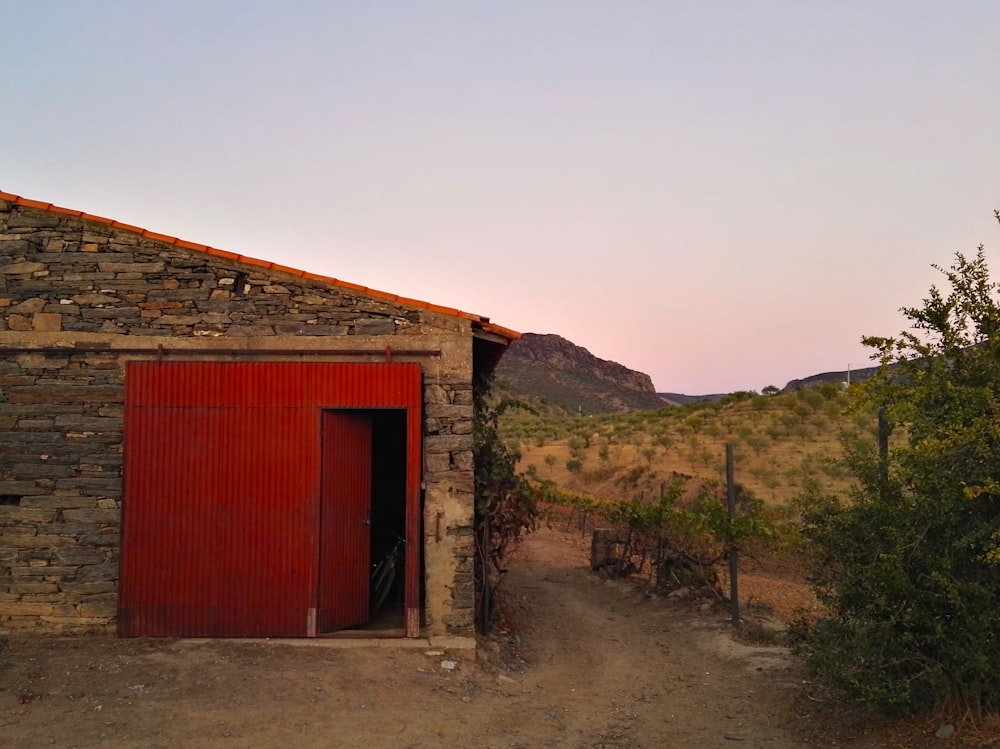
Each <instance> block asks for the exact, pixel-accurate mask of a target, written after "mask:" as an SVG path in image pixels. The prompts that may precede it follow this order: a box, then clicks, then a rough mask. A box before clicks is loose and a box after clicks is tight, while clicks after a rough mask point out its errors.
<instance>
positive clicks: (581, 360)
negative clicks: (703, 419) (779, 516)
mask: <svg viewBox="0 0 1000 749" xmlns="http://www.w3.org/2000/svg"><path fill="white" fill-rule="evenodd" d="M877 371H878V367H864V368H860V369H852V370H843V371H831V372H822V373H819V374H814V375H809V376H807V377H802V378H797V379H792V380H789V381H788V382H787V383H786V384H785V386H784V387H783V388H781V389H780V390H778V391H777V392H780V393H790V392H794V391H796V390H800V389H802V388H806V387H813V386H816V385H821V384H823V383H827V382H844V383H847V382H851V383H855V382H861V381H863V380H867V379H868V378H870V377H872V376H873V375H874V374H875V373H876V372H877ZM496 374H497V376H498V377H499V378H501V379H502V380H504V381H506V382H507V383H508V384H509V386H510V388H511V389H512V390H513V391H514V392H515V393H516V394H518V395H519V396H522V397H525V398H527V399H529V400H537V401H539V402H540V403H543V404H548V405H551V406H556V407H558V408H560V409H563V410H565V411H567V412H569V413H576V414H584V415H590V414H601V413H630V412H635V411H648V410H653V409H657V408H663V407H664V406H685V405H688V404H690V403H699V402H705V401H713V402H714V401H719V400H721V399H722V398H723V397H725V396H726V395H728V393H711V394H704V395H688V394H685V393H672V392H658V391H657V390H656V388H655V387H654V385H653V380H652V378H651V377H650V376H649V375H648V374H645V373H643V372H639V371H637V370H634V369H630V368H628V367H626V366H625V365H623V364H619V363H618V362H615V361H611V360H609V359H601V358H599V357H597V356H594V355H593V354H592V353H590V351H588V350H587V349H586V348H584V347H582V346H579V345H577V344H575V343H573V342H572V341H569V340H567V339H566V338H563V337H562V336H560V335H557V334H555V333H524V334H523V336H522V337H521V339H520V340H518V341H514V342H513V343H512V344H511V345H510V347H509V348H508V350H507V352H506V353H505V354H504V356H503V358H502V359H501V360H500V364H499V365H498V366H497V370H496Z"/></svg>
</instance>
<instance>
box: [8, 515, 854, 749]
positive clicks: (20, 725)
mask: <svg viewBox="0 0 1000 749" xmlns="http://www.w3.org/2000/svg"><path fill="white" fill-rule="evenodd" d="M583 545H584V544H583V542H582V540H581V539H578V538H576V537H574V536H573V535H571V534H565V533H561V532H559V531H558V530H548V529H546V530H542V531H539V532H538V533H536V534H535V535H533V536H532V537H531V538H530V539H529V540H528V541H527V542H526V543H525V544H524V545H523V546H522V547H521V548H520V549H519V551H518V555H517V559H516V561H515V563H514V564H513V565H512V567H511V571H510V573H509V575H508V579H507V580H506V581H505V583H504V585H505V589H506V600H507V605H506V611H507V612H508V616H507V618H506V620H505V621H504V622H503V623H502V626H501V627H500V628H499V634H498V637H497V641H496V642H494V643H492V644H487V645H486V646H485V647H482V648H480V656H479V658H478V660H477V659H476V658H475V657H474V656H473V654H472V652H471V651H455V652H441V651H429V650H428V649H427V648H425V647H424V648H419V649H405V648H400V649H397V648H384V647H380V648H371V647H366V648H344V647H336V648H335V647H329V646H323V645H320V646H313V645H298V646H295V645H287V644H280V643H276V642H265V643H256V642H254V643H250V642H239V641H215V642H192V641H180V640H117V639H112V638H98V639H94V638H90V639H55V638H44V639H37V638H35V639H32V638H22V637H10V638H7V639H5V640H4V639H0V746H3V747H29V748H33V747H44V746H58V747H136V748H138V747H142V748H143V749H145V748H147V747H170V748H171V749H176V748H177V747H184V748H187V747H190V748H192V749H194V748H198V747H297V748H302V749H305V748H307V747H360V746H366V747H407V748H412V749H424V748H426V749H431V748H434V749H436V748H437V747H443V746H447V747H477V748H480V747H483V748H485V747H493V748H495V749H500V748H504V749H534V748H535V747H565V748H566V749H598V748H603V749H612V748H625V747H630V748H631V747H650V748H653V747H656V748H660V747H679V748H680V747H774V748H776V749H792V748H794V747H807V746H812V747H815V746H852V747H858V746H864V745H865V741H864V739H863V737H860V736H851V735H844V734H842V733H841V735H839V736H838V735H834V733H832V732H831V731H830V730H829V727H828V726H824V725H823V724H822V723H821V722H817V718H816V715H814V714H813V713H812V711H810V710H809V709H808V708H807V707H805V708H804V704H805V705H808V704H809V703H808V700H802V699H801V698H796V695H801V693H802V692H803V684H802V680H803V678H804V677H803V675H802V674H801V672H800V671H799V670H798V667H797V666H796V665H795V663H794V662H793V661H792V660H791V659H790V657H789V656H788V655H787V653H785V652H784V651H783V650H781V649H780V648H759V647H748V646H745V645H742V644H740V643H737V642H735V641H734V640H733V639H732V638H731V637H730V635H729V632H728V628H727V626H726V613H725V611H716V610H713V611H703V610H700V609H699V606H698V605H697V604H695V605H692V604H691V602H689V601H683V602H678V601H676V600H667V599H663V598H650V597H648V596H646V595H645V594H644V593H643V592H642V591H641V590H637V589H636V588H635V587H634V586H632V585H629V584H627V583H622V582H607V581H604V580H602V579H601V578H600V577H598V576H596V575H594V574H592V573H590V572H589V570H587V569H586V565H585V561H586V560H585V555H584V551H583Z"/></svg>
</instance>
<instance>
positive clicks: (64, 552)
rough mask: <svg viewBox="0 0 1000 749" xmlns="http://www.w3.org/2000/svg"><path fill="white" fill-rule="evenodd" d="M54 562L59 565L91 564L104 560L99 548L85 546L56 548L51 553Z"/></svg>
mask: <svg viewBox="0 0 1000 749" xmlns="http://www.w3.org/2000/svg"><path fill="white" fill-rule="evenodd" d="M52 561H53V563H54V564H59V565H66V566H70V565H74V564H80V565H92V564H101V563H102V562H103V561H104V553H103V552H102V551H101V550H100V549H93V548H87V547H75V548H74V547H66V548H60V549H56V551H55V553H54V554H53V555H52Z"/></svg>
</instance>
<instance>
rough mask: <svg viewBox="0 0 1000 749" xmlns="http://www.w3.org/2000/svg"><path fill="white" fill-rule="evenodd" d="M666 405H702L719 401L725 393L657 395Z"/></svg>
mask: <svg viewBox="0 0 1000 749" xmlns="http://www.w3.org/2000/svg"><path fill="white" fill-rule="evenodd" d="M657 395H658V396H660V397H661V398H663V400H665V401H666V402H667V403H669V404H670V405H673V406H686V405H687V404H688V403H702V402H703V401H713V402H714V401H720V400H722V398H723V396H724V395H726V394H725V393H713V394H711V395H685V394H684V393H657Z"/></svg>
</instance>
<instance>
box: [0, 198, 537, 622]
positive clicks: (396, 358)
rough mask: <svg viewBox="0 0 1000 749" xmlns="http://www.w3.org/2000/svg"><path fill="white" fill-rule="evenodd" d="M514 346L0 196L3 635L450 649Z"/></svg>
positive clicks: (481, 322) (465, 594)
mask: <svg viewBox="0 0 1000 749" xmlns="http://www.w3.org/2000/svg"><path fill="white" fill-rule="evenodd" d="M517 337H518V334H517V333H515V332H513V331H511V330H507V329H505V328H502V327H500V326H497V325H495V324H492V323H490V321H489V320H488V318H485V317H482V316H479V315H473V314H468V313H465V312H461V311H458V310H455V309H450V308H447V307H439V306H437V305H433V304H428V303H425V302H420V301H416V300H413V299H406V298H401V297H398V296H395V295H392V294H387V293H383V292H378V291H374V290H371V289H367V288H364V287H362V286H357V285H355V284H350V283H346V282H343V281H339V280H336V279H332V278H326V277H322V276H318V275H313V274H310V273H305V272H302V271H299V270H295V269H292V268H287V267H283V266H280V265H277V264H275V263H269V262H263V261H260V260H255V259H253V258H248V257H243V256H241V255H237V254H234V253H231V252H225V251H221V250H217V249H213V248H210V247H206V246H203V245H198V244H195V243H192V242H187V241H183V240H180V239H177V238H174V237H170V236H165V235H162V234H156V233H153V232H150V231H146V230H144V229H140V228H138V227H135V226H130V225H127V224H123V223H120V222H117V221H112V220H108V219H105V218H101V217H97V216H91V215H87V214H84V213H81V212H79V211H73V210H68V209H64V208H59V207H56V206H53V205H50V204H46V203H40V202H37V201H33V200H27V199H24V198H21V197H18V196H16V195H11V194H7V193H2V192H0V632H4V631H7V632H10V631H26V630H31V631H37V632H43V631H81V630H88V629H104V630H113V629H114V628H116V627H117V631H118V632H119V634H121V635H124V636H146V635H150V636H301V637H308V636H321V635H325V634H330V633H337V632H341V633H343V632H345V631H346V632H348V633H350V634H352V635H353V634H356V633H357V631H358V630H359V629H367V630H368V631H369V632H371V633H373V634H377V635H381V636H392V635H395V636H404V635H405V636H409V637H413V636H418V635H453V636H467V635H470V634H471V633H472V632H473V629H474V622H473V620H474V616H473V608H474V595H475V593H474V589H473V554H474V551H473V536H472V524H473V512H474V509H473V508H474V502H473V459H472V431H473V383H474V381H475V378H476V377H477V376H479V375H480V374H484V373H488V372H489V371H491V370H492V368H493V367H494V366H495V365H496V362H497V361H498V360H499V358H500V356H501V355H502V353H503V351H504V350H505V348H506V346H507V345H508V344H509V343H510V342H511V341H512V340H514V339H516V338H517ZM396 549H402V550H403V551H401V552H400V554H399V555H398V556H394V555H393V551H394V550H396ZM380 561H381V562H383V563H384V564H386V565H388V566H389V567H390V568H391V567H393V565H395V570H396V572H395V573H394V574H390V575H388V576H387V578H388V584H386V585H384V586H379V585H375V584H373V583H372V578H371V572H372V568H373V566H375V565H376V564H378V563H379V562H380ZM375 588H377V590H376V589H375ZM376 593H377V594H378V597H379V598H380V599H385V601H386V602H385V603H382V604H381V607H380V608H378V609H375V608H374V603H373V598H374V597H375V594H376Z"/></svg>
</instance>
